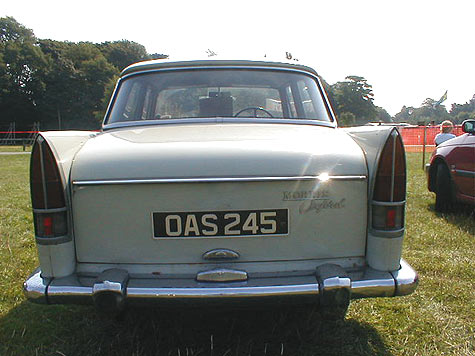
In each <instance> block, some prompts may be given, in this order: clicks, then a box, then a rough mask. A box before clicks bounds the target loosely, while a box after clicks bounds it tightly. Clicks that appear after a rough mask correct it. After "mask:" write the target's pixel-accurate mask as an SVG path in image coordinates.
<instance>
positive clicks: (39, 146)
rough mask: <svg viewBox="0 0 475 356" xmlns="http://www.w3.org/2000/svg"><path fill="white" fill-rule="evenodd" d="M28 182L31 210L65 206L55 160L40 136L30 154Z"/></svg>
mask: <svg viewBox="0 0 475 356" xmlns="http://www.w3.org/2000/svg"><path fill="white" fill-rule="evenodd" d="M30 182H31V199H32V205H33V209H55V208H63V207H64V206H65V205H66V204H65V200H64V188H63V184H62V182H61V177H60V175H59V170H58V166H57V164H56V159H55V158H54V155H53V152H52V151H51V148H50V147H49V146H48V144H47V143H46V141H45V140H44V139H43V138H42V137H41V136H39V138H38V140H37V141H36V143H35V145H34V146H33V150H32V153H31V164H30Z"/></svg>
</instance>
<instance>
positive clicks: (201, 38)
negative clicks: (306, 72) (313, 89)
mask: <svg viewBox="0 0 475 356" xmlns="http://www.w3.org/2000/svg"><path fill="white" fill-rule="evenodd" d="M473 14H475V1H474V0H450V1H440V0H432V1H426V0H398V1H387V0H374V1H373V0H369V1H365V0H359V1H355V0H333V1H328V0H327V1H320V0H313V1H303V0H291V1H281V0H273V1H267V0H261V1H259V0H253V1H249V0H239V1H233V2H230V1H226V0H220V1H216V0H208V1H196V0H195V1H183V0H174V1H163V0H162V1H160V0H155V1H142V0H135V1H123V0H115V1H108V0H102V1H101V0H96V1H91V0H82V1H74V2H73V1H68V0H61V1H58V0H45V1H37V0H22V1H12V0H10V1H8V3H6V2H4V3H3V4H2V5H1V6H0V17H5V16H12V17H14V18H15V19H16V20H17V21H18V22H19V23H21V24H22V25H24V26H25V27H27V28H30V29H31V30H33V32H34V33H35V35H36V37H37V38H40V39H53V40H58V41H70V42H80V41H89V42H94V43H101V42H105V41H117V40H123V39H124V40H129V41H134V42H137V43H140V44H142V45H144V46H145V48H146V49H147V52H148V53H162V54H168V55H169V56H170V58H171V59H173V58H176V59H182V58H194V57H203V56H206V50H208V49H211V50H212V51H214V52H216V53H218V54H220V55H225V56H229V57H231V56H233V57H236V58H238V59H242V58H245V57H251V58H255V57H261V56H263V55H267V56H268V57H269V56H270V57H273V58H283V57H284V56H285V52H291V53H292V55H293V57H294V58H297V59H298V60H299V62H300V63H302V64H305V65H308V66H311V67H313V68H315V69H316V70H317V71H318V73H319V74H320V75H321V76H322V77H323V78H324V79H325V80H326V81H327V82H328V83H329V84H334V83H336V82H337V81H343V80H345V77H346V76H348V75H358V76H362V77H364V78H366V79H367V81H368V83H369V84H371V85H372V86H373V92H374V103H375V104H376V105H378V106H381V107H383V108H384V109H386V110H387V111H388V112H389V113H390V114H391V115H394V114H396V113H398V112H399V111H400V110H401V108H402V106H403V105H406V106H414V107H419V106H420V105H421V104H422V102H423V101H424V99H426V98H432V99H434V100H438V99H439V98H440V97H441V96H442V95H443V94H444V92H445V91H446V90H447V91H448V99H447V101H446V102H445V103H444V104H445V105H446V107H447V109H450V107H451V104H452V103H458V104H464V103H466V102H468V101H469V100H470V99H471V98H472V96H473V95H474V94H475V46H474V43H475V39H474V37H475V21H474V20H473Z"/></svg>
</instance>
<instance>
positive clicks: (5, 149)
mask: <svg viewBox="0 0 475 356" xmlns="http://www.w3.org/2000/svg"><path fill="white" fill-rule="evenodd" d="M0 152H31V146H25V147H23V146H3V145H1V146H0Z"/></svg>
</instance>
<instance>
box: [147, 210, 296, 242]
mask: <svg viewBox="0 0 475 356" xmlns="http://www.w3.org/2000/svg"><path fill="white" fill-rule="evenodd" d="M152 217H153V237H154V238H168V237H185V238H186V237H232V236H273V235H286V234H288V232H289V214H288V210H287V209H269V210H234V211H212V212H211V211H206V212H189V213H188V212H161V213H153V214H152Z"/></svg>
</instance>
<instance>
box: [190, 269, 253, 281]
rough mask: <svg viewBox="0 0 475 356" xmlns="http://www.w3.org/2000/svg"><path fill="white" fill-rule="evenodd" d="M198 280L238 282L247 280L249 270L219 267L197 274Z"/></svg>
mask: <svg viewBox="0 0 475 356" xmlns="http://www.w3.org/2000/svg"><path fill="white" fill-rule="evenodd" d="M196 280H197V281H198V282H236V281H246V280H247V272H246V271H239V270H235V269H228V268H217V269H213V270H209V271H202V272H198V273H197V274H196Z"/></svg>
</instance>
